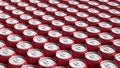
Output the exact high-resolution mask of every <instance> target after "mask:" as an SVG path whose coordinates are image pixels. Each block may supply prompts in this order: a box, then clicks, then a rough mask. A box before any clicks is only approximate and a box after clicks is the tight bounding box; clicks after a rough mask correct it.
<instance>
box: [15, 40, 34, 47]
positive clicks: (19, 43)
mask: <svg viewBox="0 0 120 68" xmlns="http://www.w3.org/2000/svg"><path fill="white" fill-rule="evenodd" d="M16 47H17V48H19V49H29V48H30V47H32V45H31V43H30V42H28V41H20V42H18V43H17V45H16Z"/></svg>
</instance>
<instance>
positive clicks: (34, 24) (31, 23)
mask: <svg viewBox="0 0 120 68" xmlns="http://www.w3.org/2000/svg"><path fill="white" fill-rule="evenodd" d="M28 23H29V25H28V27H29V28H30V29H37V28H38V25H40V24H41V22H40V20H38V19H30V20H29V21H28Z"/></svg>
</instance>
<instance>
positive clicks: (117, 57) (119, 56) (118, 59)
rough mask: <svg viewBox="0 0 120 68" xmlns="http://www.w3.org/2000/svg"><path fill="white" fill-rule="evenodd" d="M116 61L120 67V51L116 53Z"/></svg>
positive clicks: (119, 67)
mask: <svg viewBox="0 0 120 68" xmlns="http://www.w3.org/2000/svg"><path fill="white" fill-rule="evenodd" d="M114 61H115V62H116V63H117V65H118V68H120V53H117V54H115V56H114Z"/></svg>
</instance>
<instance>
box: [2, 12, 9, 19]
mask: <svg viewBox="0 0 120 68" xmlns="http://www.w3.org/2000/svg"><path fill="white" fill-rule="evenodd" d="M0 18H1V19H7V18H10V15H9V14H6V13H1V14H0Z"/></svg>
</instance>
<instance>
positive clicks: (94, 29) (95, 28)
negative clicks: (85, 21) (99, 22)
mask: <svg viewBox="0 0 120 68" xmlns="http://www.w3.org/2000/svg"><path fill="white" fill-rule="evenodd" d="M87 31H88V32H91V33H99V32H100V30H99V28H97V27H96V26H90V27H87Z"/></svg>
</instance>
